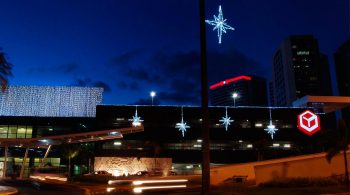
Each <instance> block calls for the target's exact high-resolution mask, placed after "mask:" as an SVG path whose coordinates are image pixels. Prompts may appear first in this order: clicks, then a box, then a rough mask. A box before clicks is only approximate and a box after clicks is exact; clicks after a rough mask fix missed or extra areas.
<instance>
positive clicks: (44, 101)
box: [0, 86, 103, 117]
mask: <svg viewBox="0 0 350 195" xmlns="http://www.w3.org/2000/svg"><path fill="white" fill-rule="evenodd" d="M102 93H103V88H98V87H73V86H72V87H51V86H50V87H49V86H9V87H8V88H7V90H6V91H5V92H4V93H1V94H0V115H2V116H38V117H95V116H96V106H97V105H98V104H101V103H102Z"/></svg>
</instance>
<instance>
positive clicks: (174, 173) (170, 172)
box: [169, 171, 177, 175]
mask: <svg viewBox="0 0 350 195" xmlns="http://www.w3.org/2000/svg"><path fill="white" fill-rule="evenodd" d="M169 175H177V173H176V172H175V171H169Z"/></svg>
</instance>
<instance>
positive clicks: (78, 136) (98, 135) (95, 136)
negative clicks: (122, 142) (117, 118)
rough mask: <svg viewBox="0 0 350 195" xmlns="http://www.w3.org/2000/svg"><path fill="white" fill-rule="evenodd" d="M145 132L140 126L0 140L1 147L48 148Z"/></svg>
mask: <svg viewBox="0 0 350 195" xmlns="http://www.w3.org/2000/svg"><path fill="white" fill-rule="evenodd" d="M143 130H144V127H143V126H139V127H128V128H120V129H110V130H101V131H91V132H84V133H74V134H64V135H54V136H46V137H35V138H0V144H1V146H7V147H29V148H47V147H49V146H50V145H60V144H62V143H82V142H92V141H102V140H110V139H118V138H122V137H123V134H127V133H136V132H141V131H143Z"/></svg>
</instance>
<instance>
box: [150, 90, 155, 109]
mask: <svg viewBox="0 0 350 195" xmlns="http://www.w3.org/2000/svg"><path fill="white" fill-rule="evenodd" d="M149 95H150V96H151V99H152V106H153V98H154V97H155V96H156V92H155V91H151V93H150V94H149Z"/></svg>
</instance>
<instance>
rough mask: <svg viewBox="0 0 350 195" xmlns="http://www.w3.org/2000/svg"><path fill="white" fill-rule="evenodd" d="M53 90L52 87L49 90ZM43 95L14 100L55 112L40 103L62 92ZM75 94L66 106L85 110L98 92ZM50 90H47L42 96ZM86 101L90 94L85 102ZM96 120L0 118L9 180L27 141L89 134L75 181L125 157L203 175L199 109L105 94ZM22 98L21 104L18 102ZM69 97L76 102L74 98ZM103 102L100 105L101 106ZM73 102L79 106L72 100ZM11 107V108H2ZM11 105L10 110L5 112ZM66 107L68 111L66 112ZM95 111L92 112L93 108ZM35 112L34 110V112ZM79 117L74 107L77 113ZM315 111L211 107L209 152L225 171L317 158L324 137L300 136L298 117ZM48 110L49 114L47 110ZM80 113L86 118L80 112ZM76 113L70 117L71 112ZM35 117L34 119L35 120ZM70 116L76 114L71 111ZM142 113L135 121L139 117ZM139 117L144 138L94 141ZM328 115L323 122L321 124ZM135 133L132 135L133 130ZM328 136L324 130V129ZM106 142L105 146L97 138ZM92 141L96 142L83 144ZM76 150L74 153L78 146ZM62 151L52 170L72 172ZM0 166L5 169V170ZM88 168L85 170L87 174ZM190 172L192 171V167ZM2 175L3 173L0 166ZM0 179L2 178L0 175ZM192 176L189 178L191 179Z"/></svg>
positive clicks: (31, 154)
mask: <svg viewBox="0 0 350 195" xmlns="http://www.w3.org/2000/svg"><path fill="white" fill-rule="evenodd" d="M47 89H49V88H47ZM31 90H32V91H37V92H38V94H32V98H29V97H27V98H28V99H23V98H22V96H20V95H18V96H10V94H8V97H12V98H14V99H13V100H8V102H17V104H24V103H25V102H26V101H28V102H27V103H30V102H32V103H33V104H34V105H36V106H37V109H39V110H40V109H41V108H47V107H48V108H47V109H50V108H52V109H53V110H57V109H58V110H60V108H61V107H60V105H58V108H56V106H57V105H56V102H52V105H51V106H50V105H44V103H43V102H45V101H40V102H42V103H39V104H36V102H37V100H41V99H42V98H44V97H52V96H54V95H57V94H56V93H57V92H56V89H52V90H51V89H50V90H48V94H46V95H45V96H44V97H42V96H40V93H42V92H43V91H42V89H41V88H40V89H35V87H33V88H32V89H31ZM67 90H70V88H69V87H67V88H66V89H62V91H63V93H64V94H66V95H64V96H65V97H63V95H62V94H61V95H62V97H61V98H63V99H67V98H68V99H75V98H79V97H80V98H81V99H80V100H79V104H78V105H80V104H85V105H86V106H88V105H87V104H91V99H90V98H88V97H90V94H89V93H90V92H89V91H91V90H93V91H94V90H96V89H95V88H85V89H79V90H86V91H85V92H81V93H72V94H69V93H66V92H65V91H67ZM44 91H45V90H44ZM82 94H84V95H82ZM94 94H95V95H94V96H95V97H94V98H93V99H94V105H95V104H96V105H97V106H95V108H94V111H93V112H92V113H96V114H95V116H93V117H92V116H91V115H89V114H84V115H82V116H69V117H68V116H66V115H63V116H61V115H57V116H52V115H51V113H52V112H45V113H46V114H47V116H43V115H40V116H36V115H29V116H22V115H15V114H12V115H11V116H10V115H6V116H4V115H3V116H1V117H0V142H1V146H2V147H1V148H0V162H2V163H3V164H4V163H5V164H6V165H7V166H6V167H7V168H6V174H7V175H11V174H18V172H19V169H20V167H21V163H23V162H24V161H23V159H24V158H23V156H24V155H25V153H26V150H28V149H26V148H28V147H29V146H25V145H21V141H24V140H25V139H31V138H40V139H38V141H45V142H48V140H43V138H45V139H48V138H47V137H49V136H53V137H54V136H57V135H68V134H72V133H75V134H76V133H83V134H84V135H86V137H84V139H82V140H81V142H76V143H74V145H75V146H77V147H79V148H80V149H81V153H80V156H78V157H76V158H74V159H73V160H72V163H73V165H74V166H72V167H74V170H75V171H76V173H77V174H79V173H84V172H86V171H88V170H91V169H89V168H88V167H91V166H90V165H91V164H93V163H92V162H91V161H90V160H91V159H92V158H93V157H120V158H129V157H130V158H137V159H138V158H141V157H142V158H143V157H145V158H154V157H156V158H170V159H172V163H173V164H174V166H175V167H178V169H181V170H182V172H186V171H188V170H192V171H198V170H199V169H200V162H201V160H202V151H201V148H202V139H201V134H202V132H201V131H202V119H201V107H196V106H143V105H138V106H136V105H115V106H111V105H100V103H99V97H100V95H101V94H100V93H94ZM17 97H21V98H19V99H16V98H17ZM69 97H70V98H69ZM96 100H98V101H96ZM73 102H74V101H73ZM4 104H5V103H4ZM4 106H7V105H4ZM61 106H62V107H63V108H64V107H65V105H61ZM90 106H91V105H90ZM28 108H30V109H34V108H35V107H32V106H28ZM71 109H72V110H73V111H74V110H75V109H77V108H75V107H74V105H73V106H71ZM305 109H310V108H292V107H276V108H274V107H262V106H258V107H256V106H242V107H233V106H214V107H209V115H210V140H211V144H210V151H211V163H217V164H226V163H238V162H247V161H255V160H261V159H270V158H277V157H283V156H290V155H296V154H305V153H311V152H316V151H319V150H320V149H321V148H322V147H320V146H319V144H318V142H317V140H318V139H319V137H320V136H322V135H321V134H320V133H316V134H315V135H313V136H308V135H306V134H304V133H303V132H301V131H300V130H298V128H297V115H298V114H299V113H301V112H302V111H304V110H305ZM44 110H45V109H44ZM78 110H80V111H78ZM78 110H75V111H76V113H85V112H81V111H84V110H86V108H85V107H82V106H80V107H78ZM73 111H72V112H73ZM37 112H38V111H35V112H34V113H37ZM67 113H70V112H67ZM136 113H137V116H136ZM138 117H140V121H139V122H141V125H142V126H143V128H144V131H142V132H136V131H134V132H129V133H125V134H124V133H123V136H121V137H119V138H118V139H113V140H104V139H102V138H101V137H98V136H91V135H90V134H89V133H91V132H96V131H97V132H98V131H101V132H102V131H104V130H106V129H109V130H114V129H122V128H128V127H131V126H132V125H133V124H132V122H133V121H132V120H134V119H135V118H138ZM227 117H230V120H229V122H230V124H229V125H227V128H226V127H225V124H223V118H227ZM324 117H326V116H325V115H321V124H322V121H323V120H324V119H323V118H324ZM270 121H271V122H272V123H273V124H274V125H275V127H276V129H278V130H277V131H276V132H275V134H273V139H272V135H271V134H268V133H267V131H266V128H267V126H268V125H270ZM182 122H183V123H186V125H185V127H186V129H185V131H184V132H182V131H179V128H178V127H179V125H178V124H179V123H182ZM131 131H132V130H131ZM325 131H326V130H325ZM113 133H114V132H111V133H110V134H109V135H107V136H111V135H112V134H113ZM99 138H100V139H99ZM7 140H12V142H16V143H18V144H17V145H16V146H13V145H12V146H4V143H6V141H7ZM84 140H85V141H86V140H94V141H93V142H85V141H84ZM72 148H74V147H72ZM7 149H8V151H9V152H8V154H10V155H8V156H7V160H6V162H4V156H5V153H6V152H5V151H7ZM62 150H63V149H62V146H60V145H53V147H52V149H51V151H50V153H49V155H48V160H47V161H45V163H46V164H48V163H50V165H51V166H59V165H62V164H63V165H67V161H68V160H67V158H65V157H64V155H63V152H62ZM45 151H46V149H45V148H37V147H32V148H30V149H29V150H28V160H27V161H26V163H27V164H26V165H25V166H26V171H25V173H27V174H29V172H30V168H33V167H37V166H39V164H42V158H43V156H44V154H45ZM0 164H1V163H0ZM84 167H85V168H84ZM187 167H190V168H187ZM0 169H1V166H0ZM0 172H1V171H0ZM186 173H188V172H186Z"/></svg>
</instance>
